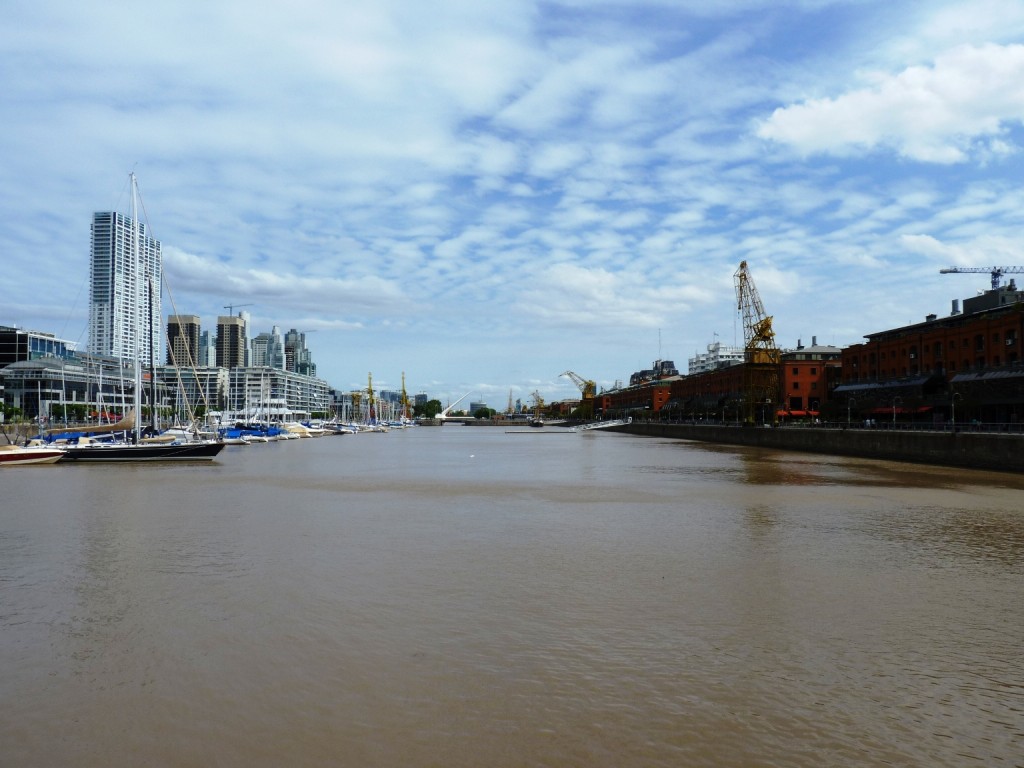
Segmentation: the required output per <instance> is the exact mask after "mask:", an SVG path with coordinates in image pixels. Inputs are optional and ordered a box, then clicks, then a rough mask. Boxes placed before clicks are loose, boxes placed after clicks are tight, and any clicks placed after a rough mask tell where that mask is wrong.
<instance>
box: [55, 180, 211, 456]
mask: <svg viewBox="0 0 1024 768" xmlns="http://www.w3.org/2000/svg"><path fill="white" fill-rule="evenodd" d="M129 182H130V184H131V219H132V230H131V240H132V242H131V261H132V272H133V275H132V277H133V280H132V287H133V288H134V290H135V305H136V307H139V306H141V304H142V296H141V295H140V289H139V285H140V282H141V281H140V279H139V278H140V275H141V271H142V270H141V268H140V255H139V237H140V232H139V218H138V182H137V180H136V178H135V174H134V173H131V174H129ZM149 290H150V291H152V290H153V285H152V281H150V284H149ZM150 298H151V300H150V303H149V307H150V317H149V321H148V322H149V323H150V326H152V322H153V318H152V306H153V303H152V295H151V297H150ZM138 314H139V313H138V311H136V317H135V321H136V324H137V327H138V328H139V329H141V326H142V323H141V322H140V318H139V317H138ZM140 338H141V330H139V331H138V332H136V334H135V346H134V354H133V355H132V357H133V361H132V362H133V364H134V368H135V387H134V392H133V394H132V397H133V411H132V414H133V416H134V415H135V414H139V413H141V412H142V411H141V402H142V361H141V360H140V359H139V358H140V354H139V353H140V349H141V346H142V345H141V342H140ZM150 357H151V359H150V367H151V371H150V381H151V382H153V395H154V396H152V397H151V398H150V400H151V402H150V408H151V410H152V412H153V414H154V415H153V419H154V424H155V420H156V397H155V393H156V383H155V382H156V379H155V372H154V371H153V370H152V368H154V367H155V365H154V361H153V359H152V357H153V351H152V349H151V355H150ZM139 422H140V419H137V418H136V419H134V424H133V426H134V430H133V432H132V440H131V442H126V443H104V442H99V441H95V440H93V439H92V438H79V442H78V444H77V445H71V446H68V447H67V448H66V449H65V450H64V456H63V457H62V461H96V462H99V461H209V460H212V459H213V458H214V457H215V456H217V454H219V453H220V452H221V451H222V450H223V448H224V442H223V441H221V440H197V441H189V442H177V441H175V442H173V443H146V442H143V440H142V432H141V429H140V423H139Z"/></svg>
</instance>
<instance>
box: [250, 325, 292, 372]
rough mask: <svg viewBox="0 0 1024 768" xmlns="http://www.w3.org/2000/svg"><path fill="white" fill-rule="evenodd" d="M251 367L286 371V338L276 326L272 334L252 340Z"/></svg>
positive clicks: (263, 334) (265, 334)
mask: <svg viewBox="0 0 1024 768" xmlns="http://www.w3.org/2000/svg"><path fill="white" fill-rule="evenodd" d="M249 365H251V366H253V367H254V368H259V367H260V366H267V367H269V368H279V369H281V370H282V371H283V370H285V355H284V338H283V337H282V336H281V330H280V329H279V328H278V327H277V326H276V325H275V326H274V327H273V328H272V329H271V331H270V333H261V334H259V335H258V336H257V337H256V338H254V339H253V340H252V344H251V353H250V358H249Z"/></svg>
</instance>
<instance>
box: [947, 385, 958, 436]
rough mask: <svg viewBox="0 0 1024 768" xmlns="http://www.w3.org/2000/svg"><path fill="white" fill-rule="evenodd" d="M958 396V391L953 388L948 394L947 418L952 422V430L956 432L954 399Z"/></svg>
mask: <svg viewBox="0 0 1024 768" xmlns="http://www.w3.org/2000/svg"><path fill="white" fill-rule="evenodd" d="M959 397H960V393H959V392H957V391H955V390H954V391H953V394H951V395H950V396H949V420H950V422H952V424H953V432H956V401H957V398H959Z"/></svg>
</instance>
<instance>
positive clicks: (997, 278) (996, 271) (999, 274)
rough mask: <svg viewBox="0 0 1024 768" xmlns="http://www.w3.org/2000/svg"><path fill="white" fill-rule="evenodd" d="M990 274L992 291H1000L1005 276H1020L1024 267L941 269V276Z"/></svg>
mask: <svg viewBox="0 0 1024 768" xmlns="http://www.w3.org/2000/svg"><path fill="white" fill-rule="evenodd" d="M979 272H988V273H989V275H991V277H992V290H993V291H996V290H999V284H1000V282H1001V281H1002V278H1003V275H1019V274H1021V273H1024V267H946V268H945V269H940V270H939V274H940V275H955V274H963V273H979Z"/></svg>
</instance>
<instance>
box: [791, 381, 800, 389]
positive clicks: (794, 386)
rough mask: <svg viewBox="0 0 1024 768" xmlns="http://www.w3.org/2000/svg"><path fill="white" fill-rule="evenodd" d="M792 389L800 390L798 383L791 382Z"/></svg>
mask: <svg viewBox="0 0 1024 768" xmlns="http://www.w3.org/2000/svg"><path fill="white" fill-rule="evenodd" d="M793 389H800V382H799V381H794V382H793Z"/></svg>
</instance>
